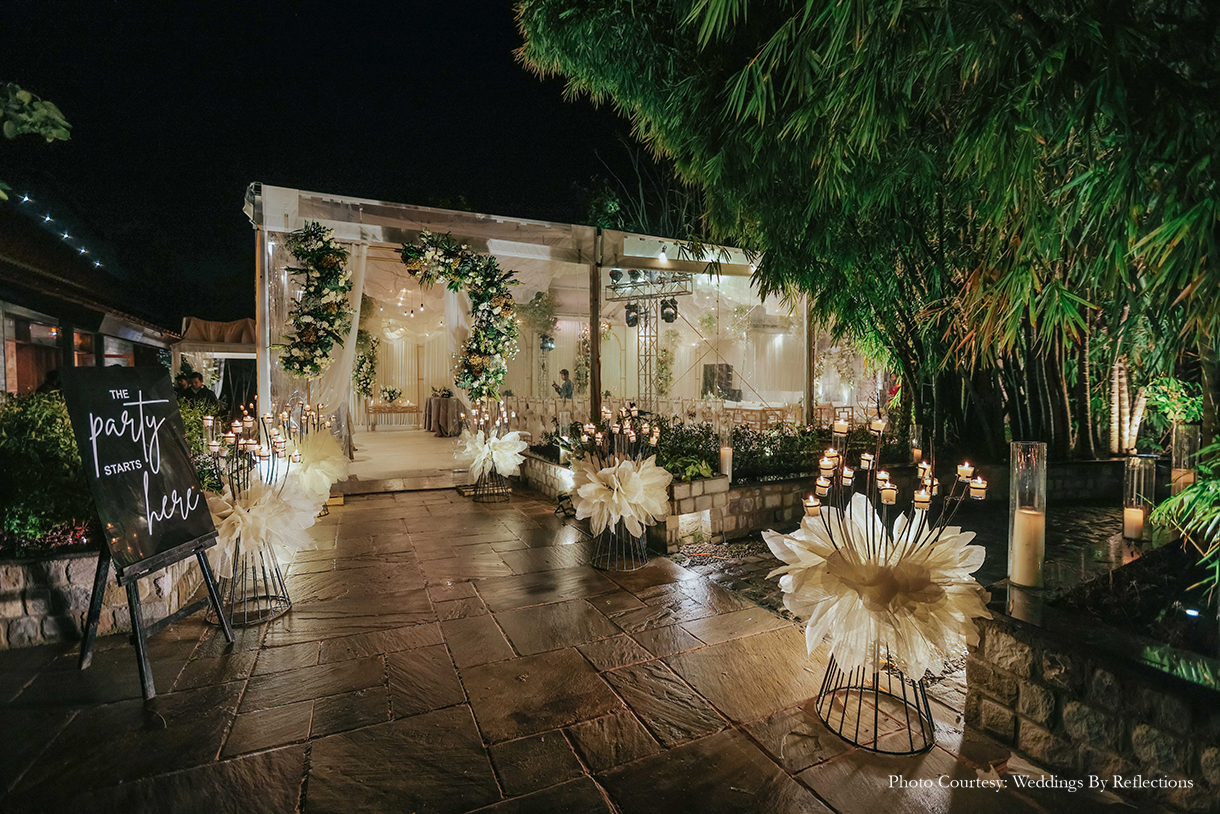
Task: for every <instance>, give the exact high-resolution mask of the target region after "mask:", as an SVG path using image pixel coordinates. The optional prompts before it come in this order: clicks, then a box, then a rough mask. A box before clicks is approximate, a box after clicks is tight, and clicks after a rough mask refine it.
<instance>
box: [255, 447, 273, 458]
mask: <svg viewBox="0 0 1220 814" xmlns="http://www.w3.org/2000/svg"><path fill="white" fill-rule="evenodd" d="M258 457H259V458H261V459H262V460H264V461H265V460H267V459H268V458H270V457H271V450H270V449H268V448H267V447H258Z"/></svg>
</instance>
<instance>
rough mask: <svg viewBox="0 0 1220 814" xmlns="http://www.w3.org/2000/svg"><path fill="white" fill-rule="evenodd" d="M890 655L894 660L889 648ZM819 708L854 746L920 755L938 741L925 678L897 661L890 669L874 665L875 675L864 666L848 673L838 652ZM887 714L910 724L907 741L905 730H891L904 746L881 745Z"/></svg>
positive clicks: (824, 679)
mask: <svg viewBox="0 0 1220 814" xmlns="http://www.w3.org/2000/svg"><path fill="white" fill-rule="evenodd" d="M886 660H887V662H888V661H889V660H888V652H887V659H886ZM895 685H896V686H895ZM815 709H816V710H817V714H818V718H820V719H821V720H822V723H824V724H826V728H827V729H829V730H830V731H831V732H834V733H835V734H836V735H838V736H839V737H840V738H842V739H843V740H845V741H847V742H848V743H850V744H851V745H852V746H858V747H860V748H861V749H867V750H869V751H870V752H879V753H881V754H884V755H917V754H921V753H923V752H926V751H928V750H929V749H931V748H932V746H933V745H934V744H935V743H936V729H935V727H934V725H933V722H932V707H931V706H930V705H929V704H928V693H927V690H926V689H925V688H924V680H923V679H922V678H920V679H919V680H918V681H916V680H915V679H911V678H907V677H906V676H905V675H903V674H902V671H901V670H899V669H898V668H897V667H892V666H891V667H890V668H889V669H887V670H885V671H884V672H882V671H879V670H873V672H872V675H871V677H870V676H869V675H868V674H867V672H866V671H865V668H864V667H857V668H856V669H854V670H852V671H851V672H849V673H845V672H843V671H842V670H840V669H839V665H838V663H837V662H836V661H835V658H834V656H833V655H832V656H831V657H830V664H828V665H827V666H826V675H825V676H823V677H822V687H821V689H820V690H818V697H817V700H816V701H815ZM882 717H886V718H892V719H893V720H895V721H898V722H899V723H900V724H903V725H904V729H905V732H906V738H905V747H903V746H901V744H902V743H903V742H904V739H903V738H902V737H901V736H902V731H901V730H900V731H899V732H896V733H893V734H891V735H889V736H887V737H889V738H890V739H892V740H894V741H897V742H898V743H899V748H894V749H883V748H881V747H880V745H879V739H878V737H877V732H878V731H879V730H880V728H881V718H882Z"/></svg>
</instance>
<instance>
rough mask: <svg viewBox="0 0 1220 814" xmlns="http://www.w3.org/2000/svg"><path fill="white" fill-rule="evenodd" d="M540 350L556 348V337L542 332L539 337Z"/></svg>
mask: <svg viewBox="0 0 1220 814" xmlns="http://www.w3.org/2000/svg"><path fill="white" fill-rule="evenodd" d="M538 350H555V337H553V336H551V335H550V334H542V335H541V336H539V337H538Z"/></svg>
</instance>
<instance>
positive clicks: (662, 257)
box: [657, 243, 669, 263]
mask: <svg viewBox="0 0 1220 814" xmlns="http://www.w3.org/2000/svg"><path fill="white" fill-rule="evenodd" d="M657 258H658V259H659V260H660V261H661V262H662V263H668V262H669V255H668V254H666V253H665V244H664V243H662V244H661V253H660V254H658V255H657Z"/></svg>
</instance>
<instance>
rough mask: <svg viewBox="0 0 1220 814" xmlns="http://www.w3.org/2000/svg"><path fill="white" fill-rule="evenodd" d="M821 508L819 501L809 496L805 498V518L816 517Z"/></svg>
mask: <svg viewBox="0 0 1220 814" xmlns="http://www.w3.org/2000/svg"><path fill="white" fill-rule="evenodd" d="M821 506H822V503H821V501H820V500H818V499H817V498H816V497H814V496H813V495H810V496H809V497H807V498H805V516H806V517H817V516H818V513H819V512H820V511H821Z"/></svg>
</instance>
